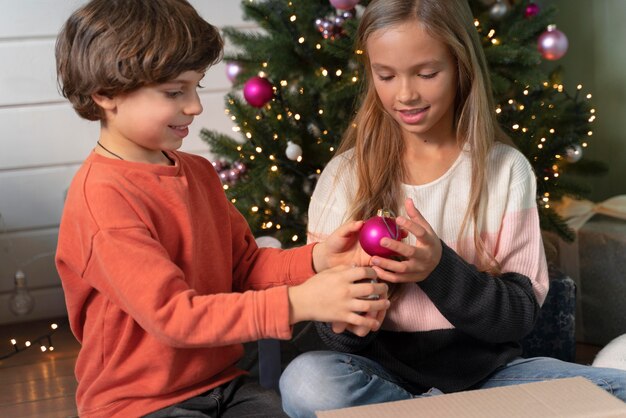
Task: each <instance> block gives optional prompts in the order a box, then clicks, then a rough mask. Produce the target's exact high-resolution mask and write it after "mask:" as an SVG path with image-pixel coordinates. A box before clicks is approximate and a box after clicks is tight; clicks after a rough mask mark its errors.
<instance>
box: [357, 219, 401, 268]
mask: <svg viewBox="0 0 626 418" xmlns="http://www.w3.org/2000/svg"><path fill="white" fill-rule="evenodd" d="M379 213H380V211H379ZM400 235H401V234H400V229H399V228H398V226H397V225H396V221H394V220H393V218H390V217H387V216H382V215H379V214H377V215H375V216H372V217H371V218H369V219H368V220H366V221H365V223H364V224H363V226H362V227H361V231H360V232H359V243H360V244H361V247H362V248H363V250H364V251H365V252H366V253H368V254H369V255H371V256H374V255H377V256H379V257H386V258H389V257H393V256H396V255H397V254H396V253H395V252H394V251H391V250H390V249H388V248H385V247H382V246H381V245H380V240H381V239H382V238H384V237H388V238H391V239H395V240H398V241H399V240H400V238H401V236H400Z"/></svg>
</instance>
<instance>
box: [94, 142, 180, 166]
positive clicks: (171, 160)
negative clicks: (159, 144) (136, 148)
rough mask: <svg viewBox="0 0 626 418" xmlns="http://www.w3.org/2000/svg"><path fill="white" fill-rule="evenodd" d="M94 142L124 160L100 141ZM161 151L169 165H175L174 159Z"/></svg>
mask: <svg viewBox="0 0 626 418" xmlns="http://www.w3.org/2000/svg"><path fill="white" fill-rule="evenodd" d="M96 143H97V144H98V145H99V146H100V148H102V149H103V150H105V151H106V152H108V153H109V154H111V155H113V156H115V157H117V158H119V159H120V160H122V161H124V159H123V158H122V157H120V156H119V155H117V154H116V153H114V152H113V151H111V150H109V149H108V148H107V147H105V146H104V145H102V144H101V143H100V141H96ZM161 153H162V154H163V155H164V156H165V158H167V161H169V163H170V165H176V161H174V160H173V159H172V158H170V156H169V155H167V153H166V152H165V151H161Z"/></svg>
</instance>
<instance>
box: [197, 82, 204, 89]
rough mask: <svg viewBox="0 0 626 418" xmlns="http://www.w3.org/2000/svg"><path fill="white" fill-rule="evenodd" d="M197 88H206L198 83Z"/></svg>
mask: <svg viewBox="0 0 626 418" xmlns="http://www.w3.org/2000/svg"><path fill="white" fill-rule="evenodd" d="M196 87H197V88H199V89H203V88H204V86H203V85H202V84H200V83H198V84H197V85H196Z"/></svg>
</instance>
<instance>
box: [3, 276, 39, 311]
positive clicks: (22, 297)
mask: <svg viewBox="0 0 626 418" xmlns="http://www.w3.org/2000/svg"><path fill="white" fill-rule="evenodd" d="M34 306H35V300H34V299H33V297H32V296H31V294H30V292H29V291H28V287H26V275H25V274H24V272H23V271H22V270H18V271H17V272H15V288H14V289H13V293H11V296H9V310H10V311H11V312H12V313H13V314H14V315H16V316H23V315H27V314H29V313H30V312H31V311H32V310H33V307H34Z"/></svg>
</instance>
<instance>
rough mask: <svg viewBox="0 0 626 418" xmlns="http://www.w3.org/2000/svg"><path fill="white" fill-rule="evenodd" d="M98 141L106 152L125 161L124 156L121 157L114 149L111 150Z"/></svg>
mask: <svg viewBox="0 0 626 418" xmlns="http://www.w3.org/2000/svg"><path fill="white" fill-rule="evenodd" d="M96 142H97V143H98V145H99V146H100V148H102V149H103V150H105V151H106V152H108V153H109V154H111V155H113V156H115V157H117V158H119V159H120V160H122V161H124V159H123V158H122V157H120V156H119V155H117V154H116V153H114V152H113V151H109V150H108V149H107V148H106V147H105V146H104V145H102V144H101V143H100V141H96Z"/></svg>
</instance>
